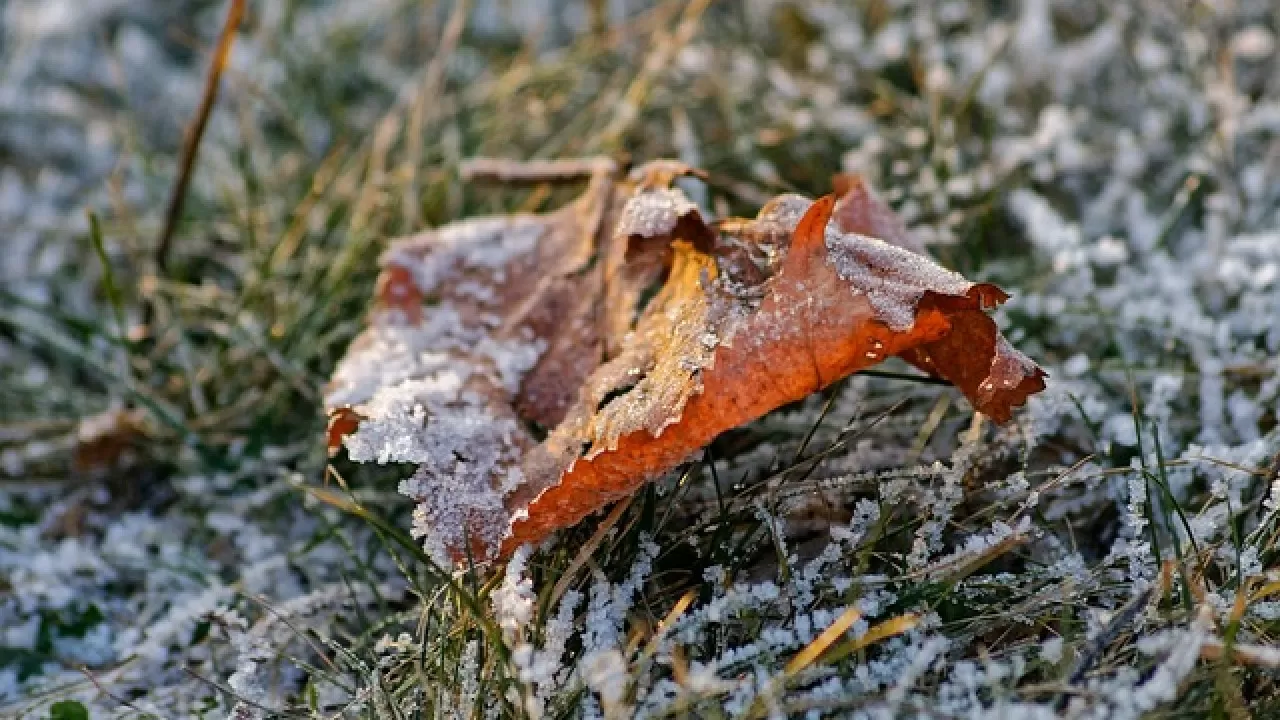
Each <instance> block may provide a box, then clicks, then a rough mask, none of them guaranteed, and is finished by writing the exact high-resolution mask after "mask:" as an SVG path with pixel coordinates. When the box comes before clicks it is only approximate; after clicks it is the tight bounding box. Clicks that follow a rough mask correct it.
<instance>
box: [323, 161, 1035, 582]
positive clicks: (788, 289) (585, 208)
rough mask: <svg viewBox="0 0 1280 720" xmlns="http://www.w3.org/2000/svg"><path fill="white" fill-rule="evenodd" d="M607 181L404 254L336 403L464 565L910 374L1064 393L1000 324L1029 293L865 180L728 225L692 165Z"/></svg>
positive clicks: (594, 175) (394, 256)
mask: <svg viewBox="0 0 1280 720" xmlns="http://www.w3.org/2000/svg"><path fill="white" fill-rule="evenodd" d="M515 167H517V168H518V167H519V166H515ZM540 167H541V166H540ZM589 167H590V168H591V171H590V175H591V177H590V182H589V184H588V186H587V189H586V191H585V192H584V193H583V194H582V195H581V196H580V197H579V198H578V199H577V200H575V201H574V202H572V203H570V204H569V205H566V206H565V207H564V208H561V209H560V210H557V211H555V212H552V213H548V214H543V215H532V214H524V215H511V216H500V217H489V218H479V219H474V220H467V221H463V222H460V223H455V224H453V225H449V226H446V227H443V228H440V229H438V230H434V231H430V232H427V233H424V234H422V235H419V236H415V237H411V238H406V239H404V240H400V241H397V242H396V243H395V244H393V245H392V246H391V248H390V249H389V250H388V251H387V253H386V255H385V256H384V257H383V260H382V263H383V266H384V269H383V273H382V276H381V278H380V281H379V284H378V290H377V295H376V303H375V309H374V311H373V313H372V315H371V318H370V326H369V328H368V329H366V331H365V332H364V333H363V334H362V335H361V336H360V338H358V339H357V340H356V341H355V342H354V343H353V344H352V347H351V349H350V350H349V351H348V354H347V356H346V357H345V358H344V359H343V361H342V362H341V363H340V364H339V366H338V368H337V370H336V372H335V374H334V379H333V382H332V383H331V385H330V387H329V389H328V391H327V393H326V405H327V408H328V411H329V413H330V417H331V424H330V431H329V441H330V445H331V447H332V448H336V447H337V444H338V443H339V442H341V443H343V444H345V446H346V448H347V451H348V454H349V455H350V457H351V458H352V459H353V460H356V461H361V462H367V461H376V462H408V463H413V464H415V465H417V471H416V472H415V474H414V475H413V476H412V477H411V478H410V479H408V480H406V481H405V482H404V483H403V484H402V486H401V491H402V492H404V493H405V494H407V495H409V496H410V497H412V498H414V499H415V500H416V501H417V507H416V509H415V513H414V528H413V531H414V534H415V536H417V537H420V538H421V539H422V540H423V542H424V546H425V547H426V549H427V550H428V552H430V553H431V554H432V555H433V556H435V557H437V558H439V559H441V560H442V561H444V560H449V559H451V560H455V561H456V560H459V559H461V558H463V557H465V556H466V555H467V551H468V550H469V551H470V554H471V555H472V557H474V558H476V559H480V560H487V559H492V558H495V557H501V556H504V555H506V554H508V553H510V552H511V551H512V550H514V549H515V548H516V547H518V546H519V545H521V544H523V543H529V542H537V541H539V540H541V539H542V538H544V537H546V536H547V535H548V534H549V533H551V532H554V531H555V530H557V529H559V528H562V527H566V526H568V525H572V524H574V523H576V522H578V521H579V520H580V519H582V518H583V517H585V516H586V515H588V514H590V513H592V512H594V511H596V510H598V509H600V508H601V507H603V506H604V505H606V504H608V503H610V502H612V501H614V500H617V499H619V498H622V497H626V496H628V495H629V494H631V493H632V492H634V491H635V490H636V489H637V488H639V487H640V486H642V485H643V484H644V483H646V482H648V481H650V480H652V479H655V478H657V477H659V476H661V475H662V474H664V473H666V472H667V471H669V470H671V469H672V468H674V467H675V466H677V465H678V464H680V463H681V462H683V461H685V460H686V459H688V458H689V457H690V456H691V455H692V454H694V453H695V452H697V451H698V450H699V449H701V448H702V447H704V446H705V445H706V444H707V443H709V442H710V441H711V440H712V439H713V438H715V436H716V435H718V434H720V433H721V432H724V431H725V430H728V429H730V428H733V427H736V426H738V425H741V424H743V423H746V422H749V421H750V420H752V419H754V418H757V417H759V416H761V415H763V414H765V413H767V412H769V411H771V410H773V409H775V408H778V407H780V406H782V405H785V404H787V403H790V402H793V401H795V400H798V399H801V398H803V397H805V396H806V395H809V394H810V393H813V392H815V391H817V390H820V389H822V388H823V387H826V386H827V385H830V384H831V383H833V382H836V381H837V380H839V379H841V378H843V377H845V376H847V375H849V374H850V373H853V372H856V371H858V370H861V369H864V368H867V367H869V366H872V365H875V364H877V363H879V362H881V361H883V360H884V359H885V358H887V357H891V356H900V357H902V358H904V359H905V360H907V361H908V362H911V363H913V364H915V365H916V366H918V367H920V368H921V369H923V370H925V371H926V372H929V373H931V374H933V375H936V376H939V377H942V378H944V379H946V380H948V381H950V382H951V383H953V384H955V385H956V386H957V387H958V388H959V389H960V390H961V391H962V392H963V393H964V394H965V395H966V396H967V397H968V398H969V399H970V401H971V402H972V403H973V404H974V407H975V408H976V409H977V410H979V411H980V412H983V413H985V414H987V415H989V416H991V417H992V418H994V419H995V420H997V421H1001V422H1003V421H1006V420H1008V419H1009V417H1010V416H1011V413H1012V409H1013V408H1014V407H1015V406H1017V405H1020V404H1022V403H1023V402H1024V401H1025V400H1026V398H1027V396H1029V395H1030V394H1032V393H1035V392H1037V391H1039V390H1041V389H1043V388H1044V380H1043V377H1044V373H1043V372H1042V371H1041V370H1040V369H1039V368H1038V367H1037V366H1036V365H1035V364H1034V363H1033V362H1031V361H1030V360H1029V359H1027V358H1026V357H1025V356H1023V355H1022V354H1020V353H1018V352H1017V351H1016V350H1014V349H1013V348H1012V347H1011V346H1010V345H1009V344H1008V343H1007V342H1006V341H1005V340H1004V339H1003V337H1001V336H1000V334H999V332H998V330H997V328H996V326H995V323H994V322H993V321H992V320H991V319H990V318H989V317H988V316H987V315H986V313H985V311H986V310H988V309H990V308H991V307H993V306H994V305H997V304H999V303H1000V302H1002V301H1003V300H1004V299H1005V298H1006V295H1005V294H1004V293H1003V292H1002V291H1001V290H999V289H998V288H996V287H994V286H992V285H987V284H975V283H970V282H969V281H967V280H965V279H964V278H963V277H961V276H960V275H958V274H956V273H953V272H950V271H948V270H945V269H943V268H941V267H940V266H938V265H937V264H935V263H934V262H933V261H932V260H930V259H929V258H928V257H927V256H925V255H924V254H923V249H922V248H921V247H920V246H919V245H918V244H917V243H916V242H915V241H914V240H913V239H912V238H911V236H910V235H909V233H908V232H907V230H906V228H905V227H904V226H903V225H902V223H901V221H900V220H899V219H898V218H897V217H896V215H894V214H893V213H892V211H891V210H890V209H889V208H888V206H887V205H885V204H884V203H883V202H882V201H880V200H879V199H878V198H877V197H876V196H875V195H874V193H873V192H871V190H870V189H869V188H868V187H867V186H866V185H865V183H863V182H862V181H861V180H860V179H859V178H857V177H853V176H842V177H840V178H837V182H836V187H837V194H836V195H829V196H826V197H824V198H821V199H819V200H817V201H811V200H809V199H806V198H803V197H801V196H798V195H783V196H780V197H778V198H775V199H774V200H772V201H771V202H769V203H768V204H767V205H766V206H765V207H764V208H762V209H761V211H760V213H759V214H758V215H757V217H756V218H754V219H749V220H748V219H728V220H723V221H720V222H718V223H707V222H706V221H705V220H704V219H703V216H702V214H701V212H700V210H699V209H698V208H697V207H696V206H695V205H694V204H693V203H691V202H689V201H688V199H687V198H685V196H684V195H683V193H681V192H680V190H678V189H677V188H674V187H673V186H672V182H673V180H674V178H675V177H677V176H679V175H681V174H688V173H692V172H694V171H693V170H691V169H690V168H687V167H685V166H683V165H681V164H679V163H675V162H671V161H659V162H656V163H650V164H648V165H645V166H643V167H641V168H639V169H637V170H636V171H634V172H632V173H631V174H630V175H629V176H627V177H626V178H625V179H619V178H617V177H616V173H615V172H614V170H613V168H612V167H611V166H609V165H608V164H605V163H598V162H597V163H593V164H591V165H590V166H589ZM513 174H518V171H515V172H513ZM557 179H558V178H557Z"/></svg>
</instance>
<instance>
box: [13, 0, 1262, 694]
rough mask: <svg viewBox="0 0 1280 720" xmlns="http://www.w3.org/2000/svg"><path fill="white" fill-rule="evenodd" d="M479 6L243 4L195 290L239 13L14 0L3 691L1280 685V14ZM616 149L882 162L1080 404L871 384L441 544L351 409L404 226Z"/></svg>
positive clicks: (900, 194)
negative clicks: (174, 185) (489, 552)
mask: <svg viewBox="0 0 1280 720" xmlns="http://www.w3.org/2000/svg"><path fill="white" fill-rule="evenodd" d="M473 5H474V7H472V8H471V10H470V13H469V15H468V16H467V17H465V18H464V16H463V15H458V16H457V18H453V16H452V13H453V11H452V10H451V9H450V8H449V7H445V8H441V9H436V8H433V7H431V6H430V4H424V3H418V2H407V1H401V0H376V1H369V2H354V1H348V2H338V1H336V0H335V1H331V2H322V1H320V0H310V1H305V2H303V1H299V2H289V3H261V4H259V3H250V6H251V8H250V14H249V16H248V17H247V19H246V22H245V25H244V27H243V31H242V34H241V36H240V37H239V39H238V41H237V44H236V47H235V50H234V53H233V56H232V63H231V67H230V68H229V70H228V74H227V77H226V80H225V84H224V92H223V96H222V98H221V100H220V102H219V105H218V109H217V111H216V112H215V114H214V117H213V121H212V122H211V125H210V129H209V131H208V133H207V135H206V137H205V140H204V144H203V147H202V152H201V155H200V158H199V166H198V171H197V173H196V176H195V179H194V182H193V184H192V188H191V194H190V196H189V198H188V203H187V211H186V214H185V222H184V223H183V224H182V225H181V227H180V228H179V232H178V235H177V238H176V240H175V244H174V255H173V258H172V262H171V263H170V270H169V272H168V273H167V274H166V275H164V276H163V277H157V275H156V272H155V269H154V267H155V266H154V261H153V257H152V255H153V250H152V248H153V247H154V244H155V238H156V235H157V233H158V232H159V224H160V218H161V215H162V212H163V207H164V203H165V201H166V194H167V192H168V189H169V186H170V183H171V182H172V177H173V173H174V168H175V165H176V162H175V159H174V158H175V157H176V150H177V147H178V146H179V144H180V142H181V137H182V128H183V125H184V124H185V122H186V119H187V118H188V117H189V116H190V114H191V111H192V109H193V108H194V106H195V104H196V102H197V101H198V96H199V92H200V87H201V83H202V73H203V68H204V65H205V63H206V59H207V56H208V48H209V47H210V46H211V45H212V42H213V38H214V35H215V33H216V29H217V28H218V27H219V25H220V23H221V16H222V12H223V4H222V3H218V2H205V1H203V0H181V1H164V0H132V1H131V2H123V1H117V0H94V1H93V2H87V1H85V0H81V1H72V0H8V1H7V2H6V3H4V4H3V5H0V8H2V9H0V22H2V23H3V25H2V27H0V32H2V35H0V38H2V39H0V243H3V246H2V247H3V253H2V254H0V716H4V717H8V716H15V717H48V716H50V714H51V713H53V716H54V717H76V715H74V714H71V715H68V714H65V713H73V712H75V710H77V709H78V708H79V706H78V705H75V704H74V703H82V704H83V707H85V708H87V709H88V710H89V711H90V713H91V716H92V717H116V716H120V717H143V716H148V715H150V716H154V717H162V718H170V717H227V716H233V717H237V718H252V717H275V716H308V717H310V716H315V717H333V716H351V717H371V718H379V719H381V718H415V717H475V716H503V715H516V716H519V715H521V714H526V715H529V716H532V717H560V716H570V717H573V716H578V715H583V716H587V717H598V716H608V717H619V716H626V717H629V716H631V715H633V714H639V715H642V716H646V717H659V716H665V715H681V714H682V713H689V714H692V715H695V716H711V717H716V716H723V717H764V716H775V717H783V716H796V717H822V716H840V717H844V716H850V715H852V716H857V717H868V718H872V717H877V718H878V717H886V718H887V717H895V716H902V717H913V716H921V717H931V716H936V717H966V718H967V717H993V718H994V717H1031V718H1038V717H1044V718H1049V717H1056V716H1059V715H1066V716H1068V717H1078V718H1111V717H1115V718H1131V717H1146V716H1152V717H1203V716H1208V715H1213V716H1217V717H1232V718H1234V717H1247V716H1248V715H1249V713H1253V714H1254V715H1255V716H1257V717H1265V716H1267V713H1275V714H1278V715H1280V684H1277V682H1276V680H1277V672H1280V670H1277V668H1278V667H1280V644H1278V643H1280V641H1278V640H1277V637H1276V636H1277V634H1280V567H1278V563H1280V551H1277V537H1278V536H1280V480H1278V479H1277V471H1280V428H1278V425H1280V53H1278V48H1277V42H1278V41H1277V32H1278V31H1280V10H1277V8H1276V6H1275V5H1274V3H1273V2H1271V1H1270V0H1237V1H1236V2H1232V3H1194V2H1182V1H1179V2H1156V1H1154V0H1153V1H1150V2H1143V1H1141V0H1128V1H1127V2H1119V3H1115V2H1104V1H1102V0H1097V1H1094V0H1084V1H1082V2H1076V1H1074V0H1072V1H1070V2H1068V1H1065V0H1064V1H1061V2H1053V1H1051V0H1022V1H1021V2H963V1H960V0H949V1H942V2H915V3H908V2H902V1H898V0H869V1H867V2H857V3H835V2H832V3H826V2H811V3H799V2H794V3H788V2H770V1H768V0H759V1H753V2H749V3H742V4H739V3H701V2H696V1H695V2H690V3H684V2H666V3H659V4H657V5H652V6H650V5H648V4H642V3H639V2H623V1H617V2H604V3H586V4H577V3H545V4H544V5H540V6H539V7H538V8H535V9H533V10H531V9H530V8H529V7H528V6H525V5H523V4H521V3H505V2H501V1H500V0H492V2H476V3H473ZM463 19H466V20H467V22H465V23H463V22H460V21H461V20H463ZM451 20H456V21H451ZM620 150H626V151H629V152H630V153H632V154H633V155H634V156H635V157H637V158H646V159H647V158H652V157H662V156H676V157H680V158H681V159H683V160H685V161H687V162H690V163H693V164H697V165H700V166H702V167H705V168H707V169H708V170H710V171H711V173H712V176H713V177H712V182H711V183H710V184H709V186H706V187H702V186H699V187H695V188H692V189H691V191H692V192H694V193H695V194H697V196H698V197H699V198H700V199H701V200H702V201H703V202H704V203H705V204H706V206H707V207H708V209H709V210H710V211H713V212H728V211H730V210H733V211H738V212H742V211H744V210H747V209H751V208H753V207H754V205H756V204H758V202H759V200H760V199H761V198H766V197H769V196H771V195H772V194H775V193H777V192H780V191H783V190H796V191H800V192H805V193H808V194H818V193H822V192H825V191H826V190H827V183H828V180H829V177H830V175H831V173H833V172H835V171H839V170H841V169H843V170H848V171H858V172H862V173H865V174H866V175H868V176H869V177H870V178H871V179H872V180H873V182H874V184H875V185H876V186H877V187H879V188H880V189H881V190H882V192H883V193H884V194H885V195H886V196H887V198H888V199H889V200H890V201H891V202H892V203H893V204H894V205H895V207H897V208H898V210H899V211H900V212H901V213H902V215H903V216H904V217H905V218H906V219H907V221H908V223H909V224H910V225H911V226H912V227H913V229H915V230H916V232H917V233H919V235H920V236H921V237H922V238H923V239H924V240H925V241H926V242H927V243H929V244H930V246H931V248H932V251H933V253H934V254H935V256H937V257H938V258H939V259H940V261H942V262H943V263H944V264H946V265H948V266H950V267H953V268H955V269H957V270H960V271H962V272H963V273H964V274H965V275H966V276H968V277H970V278H973V279H983V280H990V281H993V282H997V283H998V284H1000V285H1002V286H1003V287H1005V288H1006V289H1008V290H1010V291H1011V292H1012V293H1013V295H1014V298H1013V300H1012V301H1011V303H1010V304H1009V306H1008V307H1007V308H1006V309H1005V310H1004V311H1003V312H1002V315H1001V317H1000V320H1001V323H1002V326H1003V327H1004V328H1005V329H1006V332H1007V334H1009V335H1010V337H1011V339H1012V340H1013V341H1014V343H1015V344H1016V345H1017V346H1018V347H1019V348H1021V349H1023V350H1024V351H1026V352H1027V353H1028V354H1030V355H1032V356H1033V357H1035V358H1036V359H1038V360H1039V361H1041V362H1042V364H1044V365H1045V366H1046V368H1047V369H1048V370H1049V372H1050V374H1051V376H1052V377H1051V382H1050V387H1049V390H1048V391H1047V392H1046V393H1044V395H1043V396H1041V397H1039V398H1037V399H1036V400H1035V401H1034V402H1033V403H1032V404H1031V406H1030V407H1029V408H1028V409H1027V410H1026V411H1024V412H1023V413H1021V414H1020V415H1019V416H1018V417H1017V418H1016V419H1015V422H1014V423H1013V424H1011V425H1010V426H1008V427H1004V428H997V427H992V426H991V425H990V424H989V423H981V422H978V423H975V422H974V421H973V416H972V413H971V412H970V411H969V410H968V408H967V407H966V406H965V405H964V403H963V401H962V400H960V399H959V397H958V395H957V394H956V393H955V392H954V391H952V390H949V389H946V388H937V387H934V386H930V385H922V384H916V383H909V382H903V381H901V380H894V379H887V378H874V377H859V378H855V379H853V380H851V381H850V382H848V383H846V384H844V385H842V386H840V387H839V388H837V389H836V390H835V391H834V392H832V393H830V394H829V395H828V396H827V397H818V398H812V399H811V400H810V401H809V402H806V403H803V404H802V405H801V406H798V407H795V408H791V409H789V410H788V411H786V412H780V413H775V414H774V415H772V416H770V417H768V418H766V419H764V420H762V421H760V422H758V423H756V424H754V425H752V426H751V427H749V428H747V429H745V430H743V431H738V432H735V433H732V434H730V435H729V436H727V437H725V438H722V439H721V440H720V441H718V442H717V443H716V444H715V445H714V446H713V447H712V452H711V453H709V454H708V455H707V457H705V458H704V459H703V460H702V461H701V462H699V463H695V464H694V465H692V466H691V467H690V468H688V469H687V472H684V473H682V474H680V475H679V476H677V477H672V478H670V479H669V480H668V481H666V482H664V483H661V484H659V486H657V487H656V488H654V489H653V490H651V491H646V492H644V493H641V495H639V496H638V497H637V498H636V499H635V500H634V501H633V502H632V504H631V506H630V507H629V508H628V509H626V511H625V512H623V513H621V514H620V515H618V516H616V517H614V518H613V522H614V525H613V527H612V530H611V531H609V532H606V533H601V534H600V535H599V536H598V537H596V536H593V532H594V531H595V529H596V527H597V525H598V524H599V523H598V522H592V523H587V524H586V526H585V527H583V528H579V529H576V530H573V531H567V532H564V533H562V537H561V538H560V540H559V541H557V542H555V543H552V544H550V545H548V546H547V547H544V548H541V549H539V550H538V551H537V552H533V553H527V552H522V553H520V554H518V555H517V559H516V560H514V561H513V562H512V563H511V564H510V565H509V566H508V567H507V568H506V569H505V571H503V572H500V573H499V574H498V576H497V577H495V578H493V579H492V581H486V578H485V577H483V576H476V575H473V574H463V575H461V576H459V577H455V578H447V577H444V576H442V575H441V573H440V572H439V571H438V569H436V568H434V567H433V566H431V565H429V564H428V563H427V562H425V560H424V558H423V557H422V556H421V553H420V552H419V551H418V549H417V548H416V547H414V546H413V544H412V543H411V542H410V543H407V544H406V543H402V542H400V541H401V540H402V537H401V536H400V535H399V534H398V533H400V532H402V531H403V530H405V529H407V528H408V527H409V519H408V513H407V505H408V503H407V500H406V499H405V498H402V497H399V496H398V495H397V494H396V492H395V487H396V483H397V481H398V480H399V479H400V477H401V476H403V475H404V474H405V472H404V470H405V469H404V468H381V469H378V470H374V471H371V470H369V469H366V468H356V467H354V466H352V465H350V464H349V463H346V462H345V461H343V460H339V462H338V463H337V464H336V465H335V471H336V472H333V473H330V472H327V471H326V458H325V456H324V453H323V450H322V448H321V447H320V442H319V440H320V437H321V433H322V430H323V422H322V418H320V416H319V412H318V409H317V408H318V405H319V399H318V397H319V395H318V388H319V387H320V386H321V385H322V384H323V382H324V379H325V378H326V377H327V376H328V374H329V373H330V372H331V370H332V365H333V362H334V360H335V359H336V357H338V355H339V354H340V353H341V351H342V350H343V348H344V347H345V344H346V342H347V341H348V340H349V339H350V338H351V336H352V335H353V334H354V333H355V332H356V330H357V329H358V328H359V324H360V322H361V318H362V306H363V303H364V302H365V300H366V299H367V297H368V296H369V293H370V291H371V284H372V273H373V263H372V258H373V257H374V256H376V249H377V247H379V246H380V244H381V243H382V241H383V240H384V239H385V238H387V237H390V236H394V235H397V234H401V233H405V232H408V231H411V230H413V229H416V228H419V227H421V226H422V225H423V224H439V223H442V222H445V221H448V220H450V219H454V218H457V217H460V216H462V215H464V214H468V213H475V212H481V211H493V210H496V209H499V208H503V209H512V208H515V207H518V206H528V205H538V204H540V203H542V204H545V203H549V202H550V203H554V202H555V201H557V199H558V198H556V197H553V198H551V199H550V200H548V199H547V198H545V197H540V196H538V195H536V194H531V193H529V192H523V193H516V192H512V191H504V190H499V189H494V188H465V187H463V186H461V185H460V184H459V183H458V181H457V179H456V174H455V172H454V171H455V168H456V165H457V163H458V161H459V160H460V159H462V158H464V157H466V156H470V155H479V154H485V155H501V156H507V157H514V158H529V157H563V156H571V155H586V154H593V153H599V152H617V151H620ZM88 211H92V213H93V216H94V217H95V218H96V219H97V220H98V221H99V225H100V228H101V233H100V235H95V234H94V233H91V232H90V221H89V213H88ZM95 237H96V238H99V239H98V240H97V241H95ZM147 308H150V310H147ZM811 430H812V433H811V432H810V431H811ZM593 537H595V540H594V541H593V540H592V538H593ZM591 542H598V544H597V545H591ZM584 545H585V546H587V547H594V548H595V549H594V552H593V553H592V554H591V557H590V560H589V561H588V562H586V563H585V565H582V564H576V565H575V564H574V562H575V558H576V557H577V555H578V550H579V548H581V547H583V546H584ZM571 566H572V572H569V569H570V567H571ZM561 578H567V579H566V580H565V582H564V583H558V581H559V580H560V579H561ZM664 618H665V619H667V622H665V623H662V622H661V621H663V620H664ZM833 623H848V630H847V631H846V632H845V633H843V634H841V635H840V636H839V639H838V641H837V642H835V643H834V644H832V645H830V646H825V647H826V650H825V652H823V653H819V654H818V655H817V656H806V655H805V654H804V653H802V652H801V651H802V649H803V648H806V647H810V648H818V647H819V646H820V645H821V643H822V642H823V641H822V640H821V639H820V636H821V633H822V632H823V630H824V629H826V628H827V627H829V626H831V625H832V624H833ZM815 641H817V642H818V644H816V645H815V644H814V643H815ZM59 702H61V703H62V704H61V705H55V704H56V703H59Z"/></svg>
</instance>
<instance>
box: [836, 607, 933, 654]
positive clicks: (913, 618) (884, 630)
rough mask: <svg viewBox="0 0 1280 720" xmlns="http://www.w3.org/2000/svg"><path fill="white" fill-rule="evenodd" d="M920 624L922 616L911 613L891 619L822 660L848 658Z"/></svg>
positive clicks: (837, 648) (838, 648) (838, 647)
mask: <svg viewBox="0 0 1280 720" xmlns="http://www.w3.org/2000/svg"><path fill="white" fill-rule="evenodd" d="M919 624H920V616H919V615H913V614H911V613H907V614H906V615H899V616H898V617H895V618H890V619H888V620H885V621H884V622H882V623H880V624H878V625H875V626H874V627H872V628H871V629H870V630H867V632H866V634H864V635H863V636H862V637H859V638H855V639H853V640H850V641H849V642H847V643H844V644H842V645H837V646H836V647H834V648H832V649H831V652H830V653H828V654H827V655H826V657H824V658H822V662H823V663H824V664H827V663H833V662H836V661H837V660H841V659H843V658H845V657H848V656H849V655H852V654H853V653H856V652H858V651H859V650H862V649H863V648H867V647H870V646H872V645H874V644H876V643H878V642H880V641H881V640H887V639H889V638H891V637H893V636H895V635H901V634H902V633H904V632H907V631H908V630H911V629H912V628H914V627H915V626H916V625H919Z"/></svg>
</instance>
